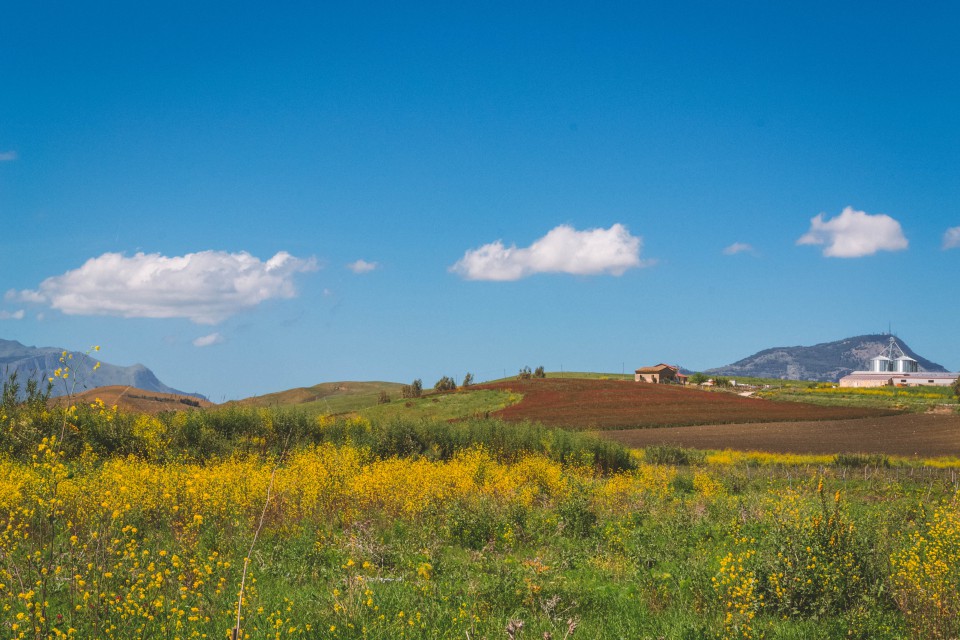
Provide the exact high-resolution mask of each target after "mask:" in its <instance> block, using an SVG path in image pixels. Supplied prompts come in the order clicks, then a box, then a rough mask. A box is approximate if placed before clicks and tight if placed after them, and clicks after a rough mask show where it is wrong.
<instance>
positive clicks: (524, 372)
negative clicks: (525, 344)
mask: <svg viewBox="0 0 960 640" xmlns="http://www.w3.org/2000/svg"><path fill="white" fill-rule="evenodd" d="M532 377H533V372H531V371H530V367H524V368H523V369H520V372H519V373H518V374H517V379H518V380H529V379H530V378H532Z"/></svg>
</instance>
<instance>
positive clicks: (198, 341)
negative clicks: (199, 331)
mask: <svg viewBox="0 0 960 640" xmlns="http://www.w3.org/2000/svg"><path fill="white" fill-rule="evenodd" d="M224 341H225V338H224V337H223V336H222V335H220V333H219V332H216V331H215V332H213V333H211V334H209V335H205V336H200V337H199V338H195V339H194V340H193V346H195V347H210V346H213V345H215V344H222V343H223V342H224Z"/></svg>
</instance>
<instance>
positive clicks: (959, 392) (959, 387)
mask: <svg viewBox="0 0 960 640" xmlns="http://www.w3.org/2000/svg"><path fill="white" fill-rule="evenodd" d="M953 395H955V396H957V400H960V376H957V379H956V380H954V381H953Z"/></svg>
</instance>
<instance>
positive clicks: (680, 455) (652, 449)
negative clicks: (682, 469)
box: [643, 444, 706, 466]
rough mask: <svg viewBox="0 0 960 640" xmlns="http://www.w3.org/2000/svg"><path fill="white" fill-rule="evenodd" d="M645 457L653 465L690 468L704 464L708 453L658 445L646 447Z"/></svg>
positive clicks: (671, 445) (668, 445) (670, 445)
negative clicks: (690, 466)
mask: <svg viewBox="0 0 960 640" xmlns="http://www.w3.org/2000/svg"><path fill="white" fill-rule="evenodd" d="M643 457H644V459H645V460H646V461H647V462H650V463H652V464H672V465H676V466H689V465H693V464H703V462H704V460H705V459H706V453H704V452H703V451H697V450H696V449H686V448H684V447H678V446H677V445H673V444H658V445H652V446H649V447H645V448H644V450H643Z"/></svg>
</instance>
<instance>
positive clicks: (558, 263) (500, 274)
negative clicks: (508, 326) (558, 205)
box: [450, 224, 650, 281]
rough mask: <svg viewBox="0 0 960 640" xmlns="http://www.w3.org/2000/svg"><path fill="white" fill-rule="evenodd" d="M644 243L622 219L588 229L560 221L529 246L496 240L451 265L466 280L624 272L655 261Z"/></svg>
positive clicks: (617, 273)
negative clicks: (645, 255)
mask: <svg viewBox="0 0 960 640" xmlns="http://www.w3.org/2000/svg"><path fill="white" fill-rule="evenodd" d="M641 246H642V240H641V238H639V237H638V236H632V235H630V232H629V231H627V228H626V227H625V226H623V225H622V224H615V225H613V226H612V227H610V228H609V229H589V230H586V231H577V230H576V229H574V228H573V227H570V226H568V225H561V226H559V227H556V228H554V229H551V230H550V232H549V233H547V235H545V236H544V237H542V238H540V239H539V240H537V241H536V242H534V243H533V244H531V245H530V246H529V247H526V248H518V247H517V246H516V245H511V246H509V247H507V246H504V244H503V242H501V241H500V240H497V241H496V242H491V243H490V244H485V245H483V246H482V247H480V248H479V249H470V250H468V251H467V252H466V253H465V254H464V255H463V258H461V259H460V260H458V261H457V263H456V264H454V265H453V266H452V267H450V271H452V272H453V273H456V274H459V275H460V276H461V277H463V278H466V279H467V280H500V281H504V280H519V279H520V278H526V277H527V276H531V275H533V274H536V273H568V274H573V275H582V276H592V275H600V274H611V275H615V276H619V275H622V274H623V273H624V272H625V271H626V270H627V269H632V268H635V267H642V266H646V265H648V264H650V262H649V261H643V260H641V259H640V248H641Z"/></svg>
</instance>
